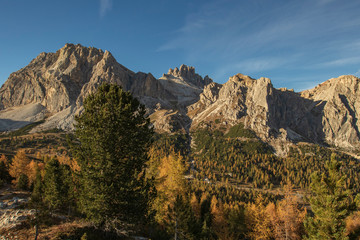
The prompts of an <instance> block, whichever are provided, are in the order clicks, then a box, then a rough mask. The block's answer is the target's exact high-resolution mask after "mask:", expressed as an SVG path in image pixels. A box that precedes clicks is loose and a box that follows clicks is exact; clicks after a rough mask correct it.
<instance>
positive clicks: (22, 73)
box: [0, 44, 211, 131]
mask: <svg viewBox="0 0 360 240" xmlns="http://www.w3.org/2000/svg"><path fill="white" fill-rule="evenodd" d="M193 80H196V81H195V82H190V81H193ZM104 81H106V82H110V83H116V84H119V85H121V86H122V87H123V89H125V90H126V91H130V92H132V94H133V95H134V96H135V97H137V98H138V99H139V100H140V101H141V102H142V103H143V104H145V106H146V107H147V109H148V112H149V114H151V113H153V112H154V109H159V108H161V109H162V110H165V112H166V113H167V112H168V111H170V112H171V113H172V114H167V115H170V116H171V117H170V118H174V117H175V118H182V116H181V114H184V113H185V112H184V111H185V108H184V107H185V106H186V104H189V103H194V102H196V101H197V99H198V95H199V93H200V92H201V91H202V86H203V85H204V83H206V82H208V81H211V79H209V78H206V79H205V80H203V79H202V78H201V77H200V76H199V75H197V74H195V72H194V69H193V68H189V67H187V66H184V65H183V66H181V67H180V71H176V69H175V70H174V71H173V72H169V74H167V75H164V77H163V78H162V81H159V80H157V79H155V78H154V76H153V75H152V74H151V73H148V74H146V73H142V72H138V73H134V72H133V71H131V70H129V69H127V68H126V67H124V66H122V65H121V64H119V63H117V61H116V60H115V58H114V57H113V56H112V55H111V54H110V53H109V52H108V51H105V52H103V51H102V50H99V49H96V48H86V47H83V46H81V45H73V44H66V45H65V46H64V47H63V48H61V49H60V50H58V51H57V52H56V53H41V54H40V55H39V56H38V57H36V58H35V59H34V60H32V61H31V62H30V64H29V65H28V66H26V67H24V68H22V69H20V70H19V71H17V72H15V73H12V74H11V75H10V77H9V79H8V80H7V81H6V82H5V84H4V85H3V86H2V87H1V89H0V99H1V103H0V110H2V111H1V112H0V119H1V120H0V130H11V129H16V128H19V127H21V126H24V125H26V124H28V123H30V122H34V121H38V120H41V119H43V118H45V117H47V120H46V122H45V123H44V124H41V125H40V126H38V127H37V128H35V129H34V130H33V131H40V130H44V129H49V128H61V129H64V130H70V129H72V128H73V122H74V116H75V115H76V114H79V113H81V111H82V103H83V100H84V98H85V97H86V96H87V95H88V94H90V93H91V92H93V91H94V90H96V88H97V87H98V86H99V85H100V84H101V83H102V82H104ZM164 82H166V84H163V83H164ZM174 89H176V90H174ZM178 89H182V91H183V92H184V93H186V92H189V93H191V94H188V95H184V97H183V96H181V94H180V92H179V91H178ZM185 103H186V104H185ZM184 104H185V105H184ZM174 110H176V114H175V115H176V116H174ZM180 112H181V113H180ZM168 118H169V117H168ZM155 125H157V126H159V128H161V121H160V123H159V124H155Z"/></svg>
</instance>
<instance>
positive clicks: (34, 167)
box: [27, 160, 39, 185]
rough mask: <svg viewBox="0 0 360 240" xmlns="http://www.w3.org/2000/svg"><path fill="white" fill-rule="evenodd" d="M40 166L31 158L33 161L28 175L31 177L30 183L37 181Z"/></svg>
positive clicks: (28, 168)
mask: <svg viewBox="0 0 360 240" xmlns="http://www.w3.org/2000/svg"><path fill="white" fill-rule="evenodd" d="M38 168H39V166H38V164H37V163H36V162H35V161H34V160H31V162H30V163H29V164H28V167H27V176H28V178H29V185H31V184H32V183H33V182H34V181H35V179H36V172H37V171H38Z"/></svg>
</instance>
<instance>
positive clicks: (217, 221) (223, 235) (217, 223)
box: [210, 195, 230, 240]
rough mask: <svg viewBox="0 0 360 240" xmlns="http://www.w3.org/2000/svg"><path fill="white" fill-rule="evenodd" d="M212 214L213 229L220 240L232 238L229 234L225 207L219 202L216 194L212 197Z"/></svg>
mask: <svg viewBox="0 0 360 240" xmlns="http://www.w3.org/2000/svg"><path fill="white" fill-rule="evenodd" d="M210 210H211V215H212V224H211V225H212V229H213V230H214V233H215V234H216V236H218V238H219V239H220V240H226V239H230V238H229V237H230V236H229V234H228V227H227V222H226V219H225V216H224V208H223V205H222V203H221V202H219V201H218V200H217V199H216V197H215V195H213V196H212V198H211V205H210Z"/></svg>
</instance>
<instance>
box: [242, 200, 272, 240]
mask: <svg viewBox="0 0 360 240" xmlns="http://www.w3.org/2000/svg"><path fill="white" fill-rule="evenodd" d="M274 207H275V206H274V204H269V205H268V206H265V205H264V198H263V197H262V196H261V195H260V196H259V197H257V198H256V201H255V203H254V204H249V205H248V206H247V213H246V215H247V216H246V218H247V219H248V221H247V224H248V229H249V233H248V235H249V237H250V238H251V239H256V240H266V239H272V238H274V234H273V228H272V223H271V217H270V213H271V212H272V211H273V209H274Z"/></svg>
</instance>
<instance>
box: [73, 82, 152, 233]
mask: <svg viewBox="0 0 360 240" xmlns="http://www.w3.org/2000/svg"><path fill="white" fill-rule="evenodd" d="M83 106H84V111H83V113H82V114H81V115H80V116H78V117H76V121H77V123H76V125H75V136H76V137H77V140H78V144H74V145H73V148H72V150H73V152H74V156H75V157H76V160H77V162H78V164H79V168H80V171H79V175H78V176H79V178H78V180H79V186H80V188H79V190H80V196H79V201H78V202H79V207H80V209H81V211H82V212H83V213H84V214H86V216H87V217H88V219H90V220H92V221H93V222H94V223H96V224H98V225H104V224H105V225H107V226H109V227H113V228H116V225H117V224H118V223H121V224H123V223H135V222H138V221H140V220H143V219H145V217H146V213H147V211H148V206H149V197H150V196H151V195H150V192H151V189H152V188H151V186H150V185H149V184H148V183H147V182H146V180H145V178H144V168H145V165H146V162H147V161H148V156H147V150H148V148H149V145H150V140H151V136H152V133H153V131H152V129H151V128H149V124H150V122H149V120H148V119H146V118H145V117H144V115H145V107H144V106H143V105H141V104H140V103H139V101H138V100H137V99H135V98H133V97H132V96H131V94H130V93H129V92H125V91H123V90H122V88H121V87H119V86H117V85H110V84H103V85H101V86H100V87H99V88H98V90H97V92H95V93H93V94H90V95H89V96H88V97H87V98H86V99H85V101H84V105H83Z"/></svg>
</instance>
